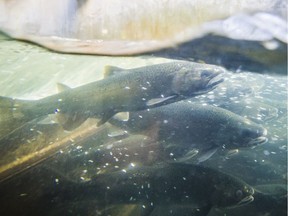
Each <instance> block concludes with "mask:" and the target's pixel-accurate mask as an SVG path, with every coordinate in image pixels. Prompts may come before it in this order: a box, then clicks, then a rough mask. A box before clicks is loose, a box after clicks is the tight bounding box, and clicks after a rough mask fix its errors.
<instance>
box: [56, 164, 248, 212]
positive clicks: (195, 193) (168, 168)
mask: <svg viewBox="0 0 288 216" xmlns="http://www.w3.org/2000/svg"><path fill="white" fill-rule="evenodd" d="M66 185H67V184H66ZM59 188H60V190H59V191H61V193H59V196H60V197H62V199H64V200H65V199H66V200H67V199H74V198H75V196H77V194H81V196H80V197H81V198H80V199H81V200H82V201H83V200H85V199H89V200H91V199H97V198H99V201H100V202H101V201H103V202H104V203H105V204H106V205H114V204H142V205H143V206H144V207H143V208H149V207H154V206H157V205H158V206H162V205H164V206H165V205H177V204H178V205H188V206H190V207H192V208H193V207H194V208H201V207H207V206H210V207H212V206H213V207H219V208H222V207H232V206H238V205H241V204H246V203H249V202H251V201H253V196H252V195H253V193H254V190H253V188H252V187H250V186H249V185H247V184H246V183H244V182H242V181H241V180H239V179H236V178H234V177H232V176H229V175H227V174H224V173H222V172H220V171H217V170H213V169H210V168H207V167H203V166H199V165H192V164H183V163H168V164H167V163H165V164H157V165H154V166H147V167H145V166H144V167H143V166H140V167H134V168H131V169H129V170H122V171H117V172H111V173H106V174H100V175H96V176H95V177H94V178H92V179H91V181H89V182H85V183H83V182H82V183H73V184H72V187H71V188H70V187H67V188H65V185H64V186H63V188H62V190H61V185H59ZM54 195H55V194H54ZM74 201H75V200H74Z"/></svg>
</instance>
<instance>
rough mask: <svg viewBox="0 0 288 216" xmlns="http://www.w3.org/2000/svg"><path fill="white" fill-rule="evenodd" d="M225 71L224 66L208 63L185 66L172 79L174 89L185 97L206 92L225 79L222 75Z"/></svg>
mask: <svg viewBox="0 0 288 216" xmlns="http://www.w3.org/2000/svg"><path fill="white" fill-rule="evenodd" d="M224 71H225V69H224V68H222V67H218V66H214V65H206V64H195V65H194V64H193V67H188V66H183V67H181V69H179V70H178V71H177V73H176V75H175V76H174V78H173V80H172V91H173V93H175V94H177V95H181V96H184V97H193V96H197V95H201V94H205V93H207V92H209V91H211V90H213V89H215V88H216V87H217V86H218V85H219V84H220V83H222V82H223V81H224V79H223V78H222V76H220V74H223V73H224Z"/></svg>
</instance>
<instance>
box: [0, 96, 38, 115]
mask: <svg viewBox="0 0 288 216" xmlns="http://www.w3.org/2000/svg"><path fill="white" fill-rule="evenodd" d="M32 103H33V101H26V100H18V99H13V98H9V97H2V96H0V111H1V112H0V113H1V114H0V121H8V120H10V119H12V120H16V119H30V118H29V116H28V112H25V110H28V109H29V107H31V105H32Z"/></svg>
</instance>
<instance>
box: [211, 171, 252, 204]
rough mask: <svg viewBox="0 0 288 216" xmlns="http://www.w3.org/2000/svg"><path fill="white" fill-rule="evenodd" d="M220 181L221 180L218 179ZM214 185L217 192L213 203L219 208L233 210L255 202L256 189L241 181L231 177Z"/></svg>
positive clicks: (212, 198)
mask: <svg viewBox="0 0 288 216" xmlns="http://www.w3.org/2000/svg"><path fill="white" fill-rule="evenodd" d="M218 180H219V179H218ZM220 180H221V181H219V182H217V183H214V187H215V191H214V193H213V194H212V195H211V203H212V204H213V205H214V206H216V207H218V208H233V207H239V206H242V205H246V204H248V203H250V202H252V201H253V200H254V197H253V194H254V189H253V188H252V187H251V186H249V185H248V184H246V183H245V182H243V181H241V180H240V179H237V178H234V177H232V176H229V177H228V178H227V177H225V178H223V179H221V178H220Z"/></svg>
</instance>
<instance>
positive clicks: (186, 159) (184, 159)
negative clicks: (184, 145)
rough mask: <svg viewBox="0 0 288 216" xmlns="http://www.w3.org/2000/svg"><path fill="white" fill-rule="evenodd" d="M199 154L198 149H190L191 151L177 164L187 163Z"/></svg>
mask: <svg viewBox="0 0 288 216" xmlns="http://www.w3.org/2000/svg"><path fill="white" fill-rule="evenodd" d="M198 153H199V151H198V149H192V150H191V151H189V152H187V153H186V154H185V155H184V156H183V157H182V158H180V159H179V160H178V162H189V161H190V160H191V159H193V158H194V157H195V156H196V155H197V154H198Z"/></svg>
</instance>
